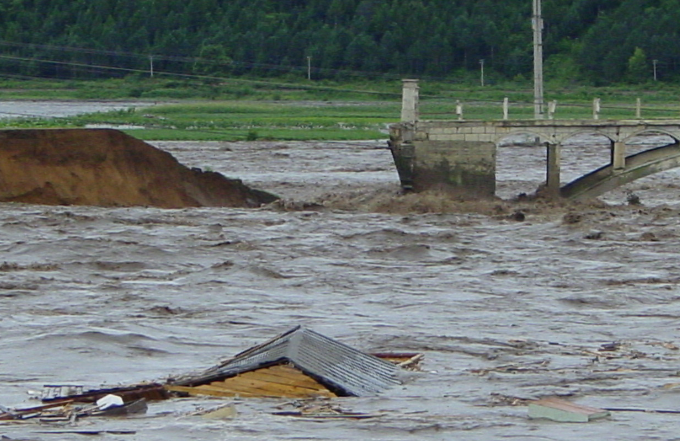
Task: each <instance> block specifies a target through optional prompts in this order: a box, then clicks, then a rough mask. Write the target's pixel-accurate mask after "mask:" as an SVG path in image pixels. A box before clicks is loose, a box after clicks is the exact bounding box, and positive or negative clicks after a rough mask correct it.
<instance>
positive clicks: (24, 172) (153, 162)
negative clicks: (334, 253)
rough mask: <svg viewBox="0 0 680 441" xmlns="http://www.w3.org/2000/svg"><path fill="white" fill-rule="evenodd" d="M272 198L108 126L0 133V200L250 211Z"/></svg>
mask: <svg viewBox="0 0 680 441" xmlns="http://www.w3.org/2000/svg"><path fill="white" fill-rule="evenodd" d="M276 199H277V197H276V196H274V195H272V194H269V193H266V192H263V191H258V190H253V189H251V188H249V187H247V186H245V185H243V183H242V182H241V181H240V180H238V179H228V178H226V177H224V176H223V175H221V174H219V173H214V172H204V171H201V170H199V169H189V168H187V167H185V166H183V165H182V164H180V163H179V162H177V160H176V159H175V158H174V157H173V156H172V155H170V154H169V153H167V152H164V151H162V150H159V149H157V148H155V147H153V146H151V145H149V144H147V143H145V142H143V141H140V140H138V139H135V138H133V137H131V136H128V135H126V134H124V133H123V132H120V131H118V130H112V129H55V130H4V131H0V201H2V202H26V203H33V204H49V205H99V206H134V205H142V206H156V207H162V208H182V207H201V206H213V207H214V206H219V207H257V206H260V205H261V204H264V203H269V202H272V201H274V200H276Z"/></svg>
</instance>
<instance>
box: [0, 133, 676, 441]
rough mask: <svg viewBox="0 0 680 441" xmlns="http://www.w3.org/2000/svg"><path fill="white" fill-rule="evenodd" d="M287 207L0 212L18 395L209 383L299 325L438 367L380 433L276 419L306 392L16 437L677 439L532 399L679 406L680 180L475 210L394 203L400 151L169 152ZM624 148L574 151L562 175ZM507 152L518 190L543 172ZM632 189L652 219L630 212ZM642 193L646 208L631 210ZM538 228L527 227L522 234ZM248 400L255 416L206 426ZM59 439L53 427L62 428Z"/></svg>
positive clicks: (7, 377) (252, 148)
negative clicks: (566, 201)
mask: <svg viewBox="0 0 680 441" xmlns="http://www.w3.org/2000/svg"><path fill="white" fill-rule="evenodd" d="M153 144H154V145H156V146H158V147H160V148H162V149H164V150H167V151H169V152H170V153H172V154H173V155H174V156H175V157H177V158H178V159H179V161H180V162H182V163H183V164H185V165H187V166H189V167H200V168H203V169H211V170H214V171H218V172H221V173H223V174H225V175H227V176H230V177H238V178H242V179H243V180H244V182H245V183H246V184H248V185H250V186H253V187H255V188H259V189H262V190H267V191H270V192H273V193H277V194H279V195H281V196H282V197H283V198H284V202H282V203H279V204H276V205H274V206H268V207H263V208H259V209H231V208H192V209H179V210H168V209H156V208H113V209H112V208H97V207H67V206H60V207H52V206H39V205H22V204H0V207H1V208H2V209H1V210H0V250H1V253H2V255H1V256H2V257H0V264H1V265H0V311H1V312H0V314H1V317H2V320H1V321H0V329H1V330H0V332H1V333H2V334H1V335H2V339H0V404H3V405H5V406H12V407H14V406H19V405H31V404H34V405H35V404H38V402H37V401H31V400H30V399H29V398H30V394H31V393H32V391H38V390H40V389H41V388H42V386H43V385H44V384H82V385H85V386H89V387H98V386H101V385H108V386H114V385H118V384H129V383H135V382H140V381H145V380H162V379H165V378H167V377H168V376H172V375H177V374H182V373H186V372H191V371H195V370H199V369H202V368H207V367H209V366H212V365H214V364H215V363H217V362H218V361H219V360H222V359H224V358H226V357H229V356H231V355H234V354H235V353H237V352H239V351H242V350H244V349H246V348H248V347H250V346H252V345H255V344H258V343H260V342H262V341H264V340H266V339H268V338H270V337H273V336H274V335H276V334H278V333H280V332H282V331H284V330H287V329H289V328H290V327H292V326H294V325H298V324H301V325H304V326H307V327H310V328H311V329H313V330H315V331H318V332H321V333H323V334H325V335H328V336H329V337H332V338H335V339H337V340H340V341H342V342H344V343H347V344H349V345H351V346H354V347H357V348H359V349H362V350H366V351H408V352H422V353H424V354H425V359H424V362H423V366H422V367H423V371H422V372H420V373H417V374H413V375H410V376H409V377H408V378H407V381H406V382H405V384H404V385H403V386H400V387H396V388H393V389H391V390H388V391H387V392H386V393H384V394H382V395H380V396H378V397H371V398H341V399H337V402H336V403H337V404H338V405H339V406H341V407H342V408H344V409H346V410H350V411H353V412H365V413H369V414H375V415H376V417H375V418H372V419H366V420H346V419H345V420H322V421H319V420H315V421H312V420H305V419H295V418H291V417H285V416H275V415H272V412H275V411H279V410H282V409H284V410H285V409H286V408H287V407H286V406H291V404H290V401H291V400H285V399H284V400H276V399H265V400H256V399H236V400H233V401H229V400H227V399H215V398H191V399H174V400H169V401H164V402H159V403H151V404H150V407H149V413H148V414H147V415H145V416H144V417H140V418H125V419H104V418H98V419H97V418H91V419H84V420H81V421H80V422H79V423H78V425H77V426H76V427H75V428H74V427H70V426H69V427H66V428H65V427H60V426H58V427H55V426H48V425H36V424H21V425H17V424H6V425H2V426H0V434H1V435H4V436H6V437H9V438H12V439H31V440H38V439H39V440H54V439H73V437H74V435H67V434H58V433H54V432H57V431H60V430H130V431H135V432H136V434H130V435H123V434H107V435H103V436H101V438H103V439H116V440H117V439H120V440H163V441H173V440H229V439H234V440H251V439H252V440H270V439H280V440H293V439H295V440H301V439H310V440H324V439H328V440H338V439H343V440H344V439H352V440H368V439H381V440H382V439H385V440H420V439H428V440H429V439H432V440H450V439H466V440H468V439H469V440H473V439H474V440H498V439H518V440H584V439H593V440H614V439H616V440H651V439H659V440H669V439H678V433H679V432H680V415H677V414H672V413H650V412H647V413H644V412H613V413H612V416H611V417H610V418H606V419H602V420H597V421H595V422H592V423H588V424H560V423H554V422H548V421H537V420H529V419H528V418H527V407H526V406H525V405H524V404H525V400H528V399H533V398H539V397H543V396H549V395H557V396H563V397H565V398H567V399H569V400H572V401H574V402H577V403H579V404H584V405H590V406H597V407H606V408H637V409H662V410H680V388H678V387H676V386H675V385H676V384H677V383H680V377H679V376H678V374H679V372H680V350H679V349H678V347H680V339H679V338H678V336H679V329H678V328H679V327H680V290H679V289H678V284H679V282H680V272H679V271H678V269H679V268H678V267H679V263H678V262H680V206H679V205H678V201H679V200H680V199H679V197H680V179H679V178H680V176H679V175H678V173H677V172H675V171H668V172H665V173H662V174H659V175H655V176H652V177H649V178H646V179H644V180H641V181H638V182H636V183H633V184H630V185H629V186H628V187H626V188H624V189H620V190H617V191H615V192H612V193H611V194H608V195H606V196H605V197H603V198H601V199H600V200H598V201H593V202H590V203H587V204H580V205H557V204H548V203H542V202H531V201H521V202H508V201H502V200H498V201H493V202H490V203H481V202H480V203H467V204H459V203H456V202H453V201H448V200H446V198H444V197H442V196H439V195H422V196H414V195H409V196H406V197H403V196H399V194H398V193H399V188H398V178H397V175H396V172H395V170H394V167H393V164H392V161H391V157H390V153H389V151H388V150H387V149H386V148H385V143H384V142H354V143H346V142H325V143H315V142H303V143H298V142H275V143H272V142H252V143H186V142H157V143H153ZM606 157H607V152H606V149H605V148H604V147H602V146H597V145H593V144H592V143H588V142H583V143H580V144H579V143H576V144H574V145H571V146H565V154H564V158H565V162H564V168H565V175H566V176H571V177H575V176H576V175H577V174H578V173H579V172H584V171H586V170H591V169H593V168H595V167H597V166H598V165H602V158H606ZM543 161H544V158H543V156H542V152H541V151H539V150H537V149H536V148H533V147H522V146H512V145H509V146H505V147H502V148H501V152H500V155H499V170H498V175H499V176H498V177H499V181H500V182H499V189H498V193H499V195H500V196H503V197H504V198H506V199H508V198H510V197H512V196H514V195H516V194H518V193H521V192H527V193H528V192H530V191H532V190H533V189H535V188H536V186H537V185H538V184H539V183H540V181H541V180H542V179H543V168H542V167H543V163H544V162H543ZM631 195H635V196H637V197H639V199H640V202H641V205H629V204H627V200H629V199H631ZM631 200H632V199H631ZM522 219H523V220H522ZM227 402H233V403H234V404H235V407H236V409H237V411H238V415H237V416H236V417H234V418H232V419H227V420H208V419H204V418H201V417H199V416H192V415H191V413H192V412H195V411H196V410H198V409H209V408H213V407H218V406H221V405H223V404H225V403H227ZM44 432H51V433H44Z"/></svg>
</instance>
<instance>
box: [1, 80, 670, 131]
mask: <svg viewBox="0 0 680 441" xmlns="http://www.w3.org/2000/svg"><path fill="white" fill-rule="evenodd" d="M530 86H531V85H530V84H506V85H495V86H489V87H480V86H463V85H461V84H455V83H445V82H426V81H423V82H421V88H420V95H421V99H420V114H421V119H425V120H427V119H457V118H458V114H457V113H456V108H457V104H458V102H460V105H461V106H462V109H463V118H464V119H467V120H499V119H502V118H503V111H502V102H503V99H504V98H506V97H507V98H508V99H509V103H510V105H509V117H510V119H532V118H533V104H532V99H533V97H532V93H533V92H532V89H531V87H530ZM652 86H654V87H652ZM652 86H649V87H647V88H645V87H637V88H587V87H582V86H579V87H562V88H552V89H551V88H550V87H547V88H546V94H545V100H546V103H547V102H548V101H552V100H556V101H557V107H556V112H555V115H554V117H555V118H556V119H590V118H592V116H593V107H592V103H593V99H594V98H600V99H601V112H600V119H602V120H605V119H634V118H635V117H636V99H638V98H639V99H640V100H641V116H642V118H645V119H651V118H664V119H674V118H677V117H680V100H678V94H680V88H677V87H671V86H668V85H652ZM0 99H1V100H17V99H19V100H21V99H32V100H65V99H68V100H85V99H88V100H112V99H120V100H126V101H129V100H135V101H139V102H142V103H143V102H149V103H150V105H149V107H147V108H139V109H137V110H124V111H113V112H106V113H94V114H87V115H80V116H77V117H69V118H54V119H44V118H42V119H41V118H23V119H0V128H33V127H88V126H91V125H97V126H113V127H118V126H136V127H143V129H129V130H128V129H124V130H125V131H126V132H128V133H130V134H131V135H133V136H135V137H137V138H141V139H146V140H222V141H236V140H258V139H259V140H359V139H380V138H386V137H387V129H388V126H389V125H390V124H392V123H395V122H398V121H399V118H400V111H401V83H400V82H399V81H379V82H378V81H376V82H362V83H351V84H338V83H331V82H319V83H313V82H302V81H298V82H291V83H283V82H280V81H275V80H274V81H265V80H234V81H225V82H224V83H220V84H206V83H196V82H191V81H177V80H172V81H171V80H165V81H163V80H141V79H125V80H103V81H98V82H93V81H87V82H73V81H69V82H54V81H18V80H11V81H10V80H5V81H0ZM152 104H153V105H152Z"/></svg>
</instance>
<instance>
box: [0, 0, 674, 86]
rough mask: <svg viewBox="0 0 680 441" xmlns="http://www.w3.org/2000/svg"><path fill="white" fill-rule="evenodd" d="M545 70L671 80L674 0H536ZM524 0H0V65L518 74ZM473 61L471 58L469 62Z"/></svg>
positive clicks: (524, 43)
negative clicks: (542, 25)
mask: <svg viewBox="0 0 680 441" xmlns="http://www.w3.org/2000/svg"><path fill="white" fill-rule="evenodd" d="M542 9H543V18H544V21H545V29H544V60H545V76H546V79H547V80H549V81H550V80H553V81H562V82H565V83H568V82H581V83H587V84H595V85H601V84H610V83H621V82H627V83H641V82H647V81H651V80H652V79H653V78H654V76H656V78H657V79H658V81H666V82H670V81H680V44H678V42H679V41H680V31H679V29H680V27H679V26H678V23H680V3H679V2H678V1H677V0H543V5H542ZM531 13H532V1H531V0H3V1H1V2H0V74H2V75H5V76H9V75H13V76H25V77H52V78H89V77H93V76H94V77H111V76H126V75H130V74H133V73H135V72H137V73H141V72H150V73H151V72H152V70H155V71H156V72H172V73H176V74H182V75H204V76H223V75H232V76H233V75H258V76H286V75H297V76H298V77H300V76H306V75H310V76H312V77H313V79H322V78H332V79H337V78H345V77H350V76H361V77H368V78H372V77H385V76H394V77H395V78H398V77H400V76H418V77H421V78H428V77H429V78H438V79H446V80H451V81H457V80H464V79H466V78H468V79H469V78H473V77H474V75H477V74H478V72H479V71H480V67H481V63H484V69H485V72H486V75H487V77H488V78H489V81H490V82H491V81H503V80H508V79H517V78H525V79H530V78H531V75H532V69H533V64H532V56H533V55H532V54H533V52H532V43H533V40H532V30H531ZM482 60H484V61H482Z"/></svg>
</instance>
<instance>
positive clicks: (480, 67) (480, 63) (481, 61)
mask: <svg viewBox="0 0 680 441" xmlns="http://www.w3.org/2000/svg"><path fill="white" fill-rule="evenodd" d="M479 71H480V82H481V84H482V87H484V60H483V59H482V60H479Z"/></svg>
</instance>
